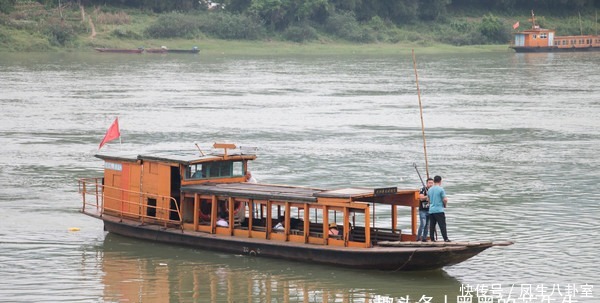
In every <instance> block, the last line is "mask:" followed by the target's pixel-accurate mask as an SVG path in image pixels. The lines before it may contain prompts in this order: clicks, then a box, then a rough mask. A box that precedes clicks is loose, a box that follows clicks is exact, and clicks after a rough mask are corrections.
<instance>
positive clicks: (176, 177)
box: [169, 166, 181, 221]
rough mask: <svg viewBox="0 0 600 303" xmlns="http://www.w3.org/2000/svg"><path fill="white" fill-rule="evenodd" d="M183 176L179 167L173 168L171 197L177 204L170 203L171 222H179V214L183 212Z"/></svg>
mask: <svg viewBox="0 0 600 303" xmlns="http://www.w3.org/2000/svg"><path fill="white" fill-rule="evenodd" d="M180 196H181V175H180V174H179V167H178V166H171V197H173V198H174V199H175V202H173V201H171V202H170V210H171V211H170V212H169V220H174V221H179V220H180V218H179V213H178V212H177V210H179V212H181V197H180Z"/></svg>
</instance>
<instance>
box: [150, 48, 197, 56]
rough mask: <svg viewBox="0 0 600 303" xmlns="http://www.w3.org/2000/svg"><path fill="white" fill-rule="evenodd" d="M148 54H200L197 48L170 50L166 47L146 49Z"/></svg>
mask: <svg viewBox="0 0 600 303" xmlns="http://www.w3.org/2000/svg"><path fill="white" fill-rule="evenodd" d="M146 52H147V53H151V54H167V53H172V54H197V53H199V52H200V49H198V47H197V46H194V47H192V48H191V49H170V48H167V47H166V46H162V47H161V48H148V49H146Z"/></svg>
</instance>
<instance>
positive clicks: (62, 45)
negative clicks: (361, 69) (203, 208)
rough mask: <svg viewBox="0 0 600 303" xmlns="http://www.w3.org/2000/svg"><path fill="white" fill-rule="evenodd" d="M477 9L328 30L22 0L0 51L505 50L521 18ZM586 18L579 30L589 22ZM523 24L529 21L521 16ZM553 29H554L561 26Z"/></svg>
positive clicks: (4, 19)
mask: <svg viewBox="0 0 600 303" xmlns="http://www.w3.org/2000/svg"><path fill="white" fill-rule="evenodd" d="M475 15H477V17H472V16H469V17H467V16H457V15H455V16H449V17H447V19H445V20H444V21H439V22H434V21H432V22H414V23H411V24H405V25H401V26H400V25H396V24H394V23H391V22H390V21H389V20H388V21H385V20H382V19H377V18H374V19H373V20H371V21H369V22H366V23H358V22H357V21H356V20H355V19H353V18H349V17H348V16H345V15H344V16H341V17H340V15H335V18H341V20H338V21H340V22H339V24H337V25H338V26H339V29H340V30H341V29H344V28H347V26H349V25H352V28H353V29H352V30H353V32H351V33H345V32H335V33H332V32H327V31H325V28H319V27H318V26H316V25H315V26H314V27H313V26H310V25H306V24H305V25H297V26H290V28H289V29H288V30H285V31H274V30H268V29H266V28H264V27H263V26H262V25H261V24H260V23H255V21H253V20H251V18H249V17H247V16H243V15H235V14H230V13H227V12H206V11H204V12H202V11H197V12H193V11H192V12H187V13H185V14H184V13H162V14H157V13H152V12H147V11H140V10H135V9H124V8H116V7H105V6H102V7H87V8H85V7H77V6H76V5H74V4H72V3H70V5H68V6H65V7H63V8H61V9H58V8H49V7H45V6H43V5H41V4H39V3H37V2H28V3H24V4H23V3H22V4H19V5H16V6H15V8H14V9H13V10H12V11H11V12H10V13H9V14H1V13H0V52H82V51H83V52H85V51H93V49H94V48H95V47H108V48H126V49H137V48H140V47H141V48H146V49H148V48H160V47H161V46H166V47H167V48H170V49H191V48H192V47H194V46H196V47H198V48H199V49H200V51H201V53H202V54H207V55H213V54H214V55H223V54H231V55H255V56H260V55H279V54H281V55H290V54H298V55H309V54H319V55H327V54H335V55H338V54H341V55H345V54H349V55H352V54H357V55H389V54H396V53H403V52H410V50H411V49H418V50H419V53H440V52H449V53H453V52H458V53H462V52H504V51H510V50H509V49H508V47H507V44H508V41H509V40H510V35H511V34H510V30H511V29H512V24H513V22H514V20H517V21H518V20H526V18H527V17H526V16H520V17H513V16H500V17H498V16H494V15H492V14H491V13H485V14H484V13H482V12H480V13H476V14H475ZM332 18H334V17H332ZM344 18H345V19H344ZM539 20H540V21H539V22H541V23H542V24H544V23H545V24H547V27H551V28H554V27H553V26H554V25H562V26H563V27H565V26H568V28H567V29H563V32H570V31H573V30H572V29H570V28H571V27H574V26H575V25H574V24H575V23H577V22H574V21H573V20H570V19H568V20H567V19H565V20H562V21H561V19H557V18H546V19H544V18H543V17H541V18H539ZM577 24H580V23H577ZM584 24H585V26H584V28H586V29H591V28H592V26H591V25H589V24H586V23H585V22H584ZM522 25H523V28H526V27H527V26H528V25H526V24H525V21H524V22H523V24H522ZM329 26H330V27H331V26H332V25H331V24H330V25H329ZM486 26H488V27H489V26H493V27H494V29H495V30H496V31H497V32H492V33H493V34H494V35H500V36H499V37H500V38H498V39H496V40H497V41H500V42H495V43H494V42H491V41H490V39H489V37H487V36H486V35H484V34H482V29H483V28H484V27H485V28H486V29H487V30H488V31H489V28H488V27H486ZM556 27H557V28H558V29H557V31H560V26H556ZM577 27H578V28H581V26H577ZM523 28H522V29H523ZM588 31H589V30H588ZM483 32H485V31H483ZM490 35H491V34H490ZM357 37H358V38H357ZM361 37H362V38H361Z"/></svg>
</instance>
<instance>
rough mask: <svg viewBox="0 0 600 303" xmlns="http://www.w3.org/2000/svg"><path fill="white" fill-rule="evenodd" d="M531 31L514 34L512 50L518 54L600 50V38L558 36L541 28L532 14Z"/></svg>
mask: <svg viewBox="0 0 600 303" xmlns="http://www.w3.org/2000/svg"><path fill="white" fill-rule="evenodd" d="M529 21H531V29H528V30H524V31H521V32H516V33H514V39H513V41H511V44H510V48H512V49H514V50H515V51H516V52H560V51H597V50H600V36H598V35H573V36H556V35H555V31H554V30H550V29H545V28H541V27H540V26H539V25H538V24H536V23H535V15H534V14H533V11H532V12H531V19H529Z"/></svg>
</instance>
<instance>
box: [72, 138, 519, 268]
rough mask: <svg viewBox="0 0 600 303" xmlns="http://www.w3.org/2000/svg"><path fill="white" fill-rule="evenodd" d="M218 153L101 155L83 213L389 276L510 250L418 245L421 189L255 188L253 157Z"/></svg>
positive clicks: (86, 185)
mask: <svg viewBox="0 0 600 303" xmlns="http://www.w3.org/2000/svg"><path fill="white" fill-rule="evenodd" d="M213 147H214V150H213V152H212V153H210V154H204V153H202V152H201V155H196V154H192V153H190V154H175V153H169V154H162V153H156V154H145V155H125V154H98V155H96V157H98V158H100V159H102V160H104V176H103V177H97V178H83V179H80V180H79V191H80V193H81V194H82V200H83V207H82V212H83V213H85V214H87V215H90V216H92V217H95V218H98V219H101V220H103V221H104V227H105V229H106V230H107V231H108V232H111V233H115V234H120V235H123V236H128V237H133V238H139V239H145V240H149V241H157V242H164V243H171V244H178V245H186V246H191V247H196V248H201V249H210V250H218V251H224V252H230V253H235V254H243V255H250V256H263V257H272V258H281V259H289V260H296V261H304V262H311V263H322V264H331V265H337V266H345V267H352V268H362V269H380V270H388V271H397V270H429V269H439V268H442V267H444V266H449V265H453V264H457V263H459V262H462V261H465V260H467V259H469V258H471V257H473V256H475V255H477V254H478V253H480V252H482V251H484V250H486V249H488V248H490V247H492V246H505V245H510V244H512V242H509V241H504V242H490V241H485V242H479V241H477V242H450V243H445V242H415V241H414V240H415V239H416V230H417V221H418V220H417V214H418V194H419V192H418V190H417V189H407V190H398V189H397V188H396V187H386V188H376V189H372V188H362V187H360V188H359V187H350V188H341V189H334V190H328V189H319V188H308V187H298V186H288V185H273V184H261V183H251V182H248V179H247V177H246V173H247V172H248V165H249V161H252V160H254V159H256V154H254V153H253V152H251V151H250V152H249V151H245V150H243V149H238V148H236V146H235V145H233V144H222V143H215V144H214V145H213ZM375 208H377V209H380V208H387V209H389V212H390V214H391V219H389V220H387V221H386V220H381V219H378V220H377V222H376V218H375V216H374V210H375ZM399 208H403V210H402V211H401V210H399ZM401 214H403V215H404V218H402V219H401V220H398V218H399V217H400V215H401ZM383 221H385V222H383ZM400 225H404V226H403V227H405V228H406V229H407V230H402V229H401V228H400V227H401V226H400Z"/></svg>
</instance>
